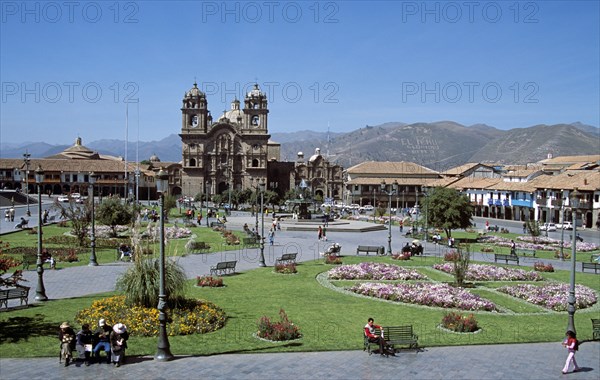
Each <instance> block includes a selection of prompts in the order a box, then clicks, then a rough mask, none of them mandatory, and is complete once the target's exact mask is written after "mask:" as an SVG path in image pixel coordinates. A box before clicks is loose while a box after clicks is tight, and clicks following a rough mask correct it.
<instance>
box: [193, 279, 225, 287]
mask: <svg viewBox="0 0 600 380" xmlns="http://www.w3.org/2000/svg"><path fill="white" fill-rule="evenodd" d="M196 286H200V287H209V288H219V287H221V286H223V278H222V277H213V276H197V277H196Z"/></svg>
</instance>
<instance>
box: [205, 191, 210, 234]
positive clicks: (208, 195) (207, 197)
mask: <svg viewBox="0 0 600 380" xmlns="http://www.w3.org/2000/svg"><path fill="white" fill-rule="evenodd" d="M209 198H210V185H208V184H207V185H206V227H208V210H209V208H208V200H209Z"/></svg>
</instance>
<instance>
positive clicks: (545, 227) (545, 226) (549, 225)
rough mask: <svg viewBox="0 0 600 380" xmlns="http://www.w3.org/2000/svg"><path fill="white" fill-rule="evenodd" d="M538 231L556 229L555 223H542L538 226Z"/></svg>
mask: <svg viewBox="0 0 600 380" xmlns="http://www.w3.org/2000/svg"><path fill="white" fill-rule="evenodd" d="M540 231H548V232H550V231H556V224H554V223H544V224H543V225H541V226H540Z"/></svg>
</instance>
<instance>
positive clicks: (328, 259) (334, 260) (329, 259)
mask: <svg viewBox="0 0 600 380" xmlns="http://www.w3.org/2000/svg"><path fill="white" fill-rule="evenodd" d="M341 263H342V258H341V257H339V256H336V255H327V256H325V264H335V265H337V264H341Z"/></svg>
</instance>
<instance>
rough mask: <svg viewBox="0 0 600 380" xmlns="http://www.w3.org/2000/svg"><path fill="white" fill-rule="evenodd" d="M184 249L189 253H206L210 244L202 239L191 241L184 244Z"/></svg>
mask: <svg viewBox="0 0 600 380" xmlns="http://www.w3.org/2000/svg"><path fill="white" fill-rule="evenodd" d="M185 249H186V252H187V253H190V254H198V253H207V252H209V251H210V244H208V243H206V242H204V241H192V242H188V243H187V244H186V245H185Z"/></svg>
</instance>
